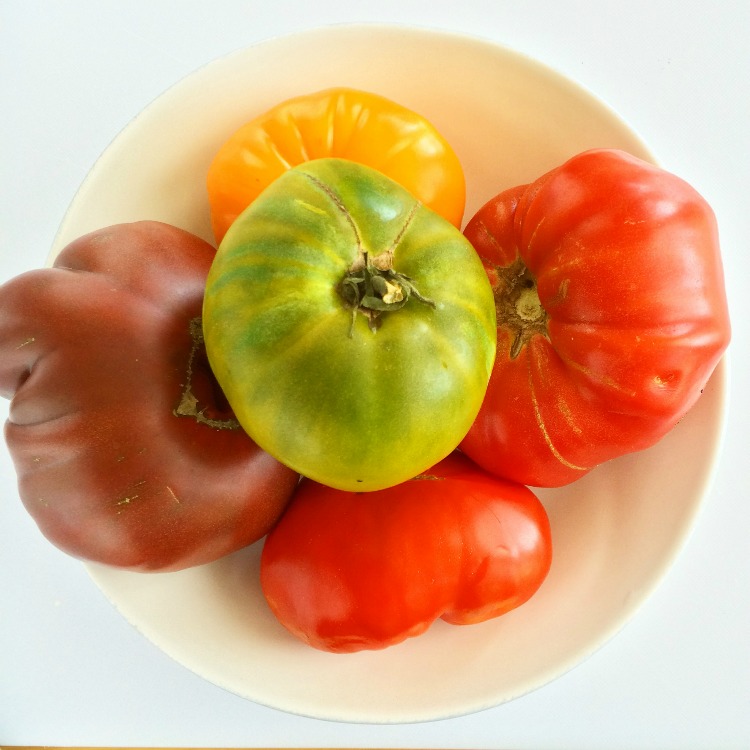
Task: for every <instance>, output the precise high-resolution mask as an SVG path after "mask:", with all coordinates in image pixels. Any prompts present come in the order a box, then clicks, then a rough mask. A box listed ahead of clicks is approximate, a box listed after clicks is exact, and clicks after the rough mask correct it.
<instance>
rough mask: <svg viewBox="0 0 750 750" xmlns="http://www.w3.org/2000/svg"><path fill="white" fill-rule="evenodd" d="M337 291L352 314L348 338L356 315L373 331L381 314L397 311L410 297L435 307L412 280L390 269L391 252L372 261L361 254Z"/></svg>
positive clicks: (381, 254) (378, 324) (352, 329)
mask: <svg viewBox="0 0 750 750" xmlns="http://www.w3.org/2000/svg"><path fill="white" fill-rule="evenodd" d="M338 292H339V295H340V296H341V298H342V299H343V300H344V304H345V305H346V306H347V307H348V308H350V309H351V311H352V320H351V325H350V326H349V338H351V337H352V336H353V335H354V322H355V320H356V318H357V313H362V314H363V315H364V316H365V317H366V318H367V325H368V326H369V328H370V330H371V331H373V332H375V331H377V329H378V328H379V327H380V324H381V319H380V318H381V315H382V314H383V313H384V312H394V311H396V310H400V309H401V308H402V307H403V306H404V305H405V304H406V303H407V302H408V301H409V299H411V298H412V297H413V298H414V299H416V300H417V301H418V302H421V303H422V304H423V305H427V306H429V307H433V308H434V307H435V302H434V301H433V300H431V299H429V298H427V297H423V296H422V295H421V294H420V293H419V291H418V290H417V287H416V286H415V284H414V279H412V278H411V277H409V276H407V275H406V274H403V273H399V272H398V271H394V270H393V252H392V251H388V252H385V253H380V254H379V255H377V256H375V258H374V259H371V258H370V255H369V253H367V252H366V251H361V252H360V255H359V256H358V257H357V259H356V260H355V261H354V263H353V264H352V265H351V267H350V268H349V270H348V271H347V272H346V274H345V275H344V278H343V279H342V280H341V282H340V283H339V285H338Z"/></svg>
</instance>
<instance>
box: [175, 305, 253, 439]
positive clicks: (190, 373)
mask: <svg viewBox="0 0 750 750" xmlns="http://www.w3.org/2000/svg"><path fill="white" fill-rule="evenodd" d="M189 330H190V338H191V339H192V342H193V343H192V346H191V347H190V354H189V355H188V361H187V367H186V368H185V383H184V384H183V388H182V393H181V394H180V403H179V404H178V405H177V407H176V408H175V409H173V410H172V413H173V414H174V415H175V416H176V417H191V418H193V419H195V421H196V422H198V424H204V425H206V426H207V427H212V428H213V429H215V430H238V429H240V423H239V422H238V421H237V420H236V419H235V418H234V414H233V413H232V410H231V408H230V406H229V404H228V403H227V401H226V397H225V396H224V394H223V392H222V391H221V388H220V387H219V384H218V383H217V382H216V379H215V378H214V376H213V373H212V372H211V368H210V365H209V364H208V357H207V356H206V344H205V342H204V340H203V324H202V320H201V318H200V317H197V318H193V319H192V320H191V321H190V325H189ZM201 402H208V405H207V406H204V407H203V408H202V409H199V408H198V405H199V403H201Z"/></svg>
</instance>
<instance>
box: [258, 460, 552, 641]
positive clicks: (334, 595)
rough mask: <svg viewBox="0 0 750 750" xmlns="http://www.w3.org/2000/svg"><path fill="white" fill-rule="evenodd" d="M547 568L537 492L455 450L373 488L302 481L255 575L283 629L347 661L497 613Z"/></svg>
mask: <svg viewBox="0 0 750 750" xmlns="http://www.w3.org/2000/svg"><path fill="white" fill-rule="evenodd" d="M551 561H552V541H551V532H550V526H549V520H548V518H547V514H546V512H545V510H544V507H543V505H542V504H541V502H540V501H539V500H538V499H537V498H536V496H535V495H534V494H533V493H532V492H531V491H530V490H529V489H527V488H526V487H523V486H522V485H518V484H515V483H512V482H508V481H505V480H503V479H499V478H497V477H492V476H491V475H489V474H487V473H486V472H484V471H481V470H480V469H478V467H476V465H474V464H473V463H472V462H471V461H469V460H468V459H467V458H466V457H465V456H462V455H460V454H458V453H453V454H451V455H450V456H448V457H447V458H446V459H444V460H443V461H441V462H440V463H439V464H437V465H436V466H435V467H433V468H432V469H431V470H430V471H429V472H428V473H427V474H425V475H423V476H421V477H416V478H414V479H411V480H409V481H407V482H405V483H403V484H401V485H398V486H396V487H391V488H388V489H385V490H381V491H378V492H369V493H356V492H344V491H340V490H335V489H332V488H329V487H326V486H324V485H321V484H316V483H315V482H312V481H310V480H307V479H303V480H302V482H301V484H300V487H299V489H298V490H297V492H296V493H295V496H294V498H293V499H292V502H291V503H290V505H289V506H288V508H287V510H286V511H285V513H284V515H283V516H282V517H281V519H280V520H279V523H278V524H277V525H276V526H275V527H274V529H273V530H272V531H271V532H270V534H269V535H268V537H267V538H266V541H265V543H264V547H263V552H262V555H261V573H260V575H261V585H262V587H263V593H264V595H265V597H266V600H267V601H268V603H269V606H270V607H271V609H272V611H273V612H274V614H275V615H276V617H277V618H278V619H279V621H280V622H281V623H282V625H284V627H286V628H287V629H288V630H289V631H290V632H291V633H292V634H293V635H295V636H297V637H298V638H300V639H301V640H303V641H304V642H306V643H308V644H309V645H311V646H313V647H315V648H318V649H321V650H324V651H332V652H338V653H346V652H353V651H360V650H363V649H382V648H386V647H388V646H392V645H394V644H396V643H399V642H401V641H403V640H405V639H406V638H409V637H412V636H416V635H419V634H420V633H423V632H424V631H426V630H427V629H428V628H429V626H430V625H431V624H432V622H434V621H435V620H436V619H437V618H442V619H444V620H446V621H447V622H450V623H453V624H456V625H467V624H471V623H476V622H482V621H484V620H488V619H490V618H494V617H499V616H500V615H502V614H504V613H506V612H508V611H510V610H511V609H514V608H516V607H518V606H520V605H521V604H523V603H524V602H526V601H527V600H528V599H529V598H531V596H532V595H533V594H534V593H535V592H536V591H537V590H538V589H539V587H540V586H541V584H542V582H543V581H544V579H545V578H546V576H547V573H548V571H549V568H550V565H551Z"/></svg>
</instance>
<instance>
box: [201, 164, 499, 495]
mask: <svg viewBox="0 0 750 750" xmlns="http://www.w3.org/2000/svg"><path fill="white" fill-rule="evenodd" d="M203 327H204V334H205V339H206V349H207V352H208V356H209V361H210V362H211V367H212V369H213V371H214V373H215V374H216V378H217V380H218V382H219V383H220V385H221V387H222V388H223V390H224V392H225V393H226V396H227V398H228V400H229V403H230V404H231V405H232V408H233V409H234V411H235V413H236V415H237V418H238V419H239V421H240V423H241V424H242V426H243V427H244V428H245V429H246V430H247V432H248V434H249V435H250V436H251V437H252V438H253V440H255V441H256V442H257V443H258V445H260V446H261V447H262V448H264V449H265V450H267V451H268V452H269V453H271V455H273V456H275V457H276V458H278V459H279V460H280V461H281V462H282V463H285V464H287V465H288V466H291V467H292V468H293V469H295V471H298V472H299V473H300V474H304V475H305V476H307V477H310V478H311V479H315V480H316V481H319V482H322V483H323V484H330V485H331V486H334V487H338V488H340V489H359V490H375V489H380V488H382V487H385V486H388V485H391V484H397V483H398V482H401V481H404V480H406V479H409V478H410V477H412V476H414V475H415V474H418V473H419V472H421V471H424V469H426V468H427V467H429V466H431V465H432V464H434V463H436V462H437V461H439V460H440V459H441V458H444V457H445V456H447V455H448V454H449V453H450V452H451V451H452V450H453V449H454V448H455V447H456V445H458V443H459V441H460V440H461V438H463V436H464V435H465V434H466V432H467V430H468V429H469V427H470V425H471V423H472V421H473V420H474V418H475V416H476V414H477V411H478V410H479V406H480V404H481V402H482V398H483V396H484V393H485V390H486V387H487V381H488V379H489V375H490V371H491V369H492V360H493V356H494V353H495V308H494V304H493V298H492V290H491V288H490V285H489V282H488V281H487V276H486V274H485V272H484V268H483V266H482V264H481V262H480V260H479V257H478V256H477V254H476V252H475V251H474V249H473V248H472V246H471V244H470V243H469V242H468V240H466V238H465V237H464V236H463V235H462V234H461V232H460V230H458V229H456V227H454V226H453V225H452V224H450V223H449V222H448V221H446V220H445V219H443V218H442V217H440V216H438V215H437V214H436V213H434V212H433V211H430V210H429V209H427V208H425V207H424V206H423V205H422V204H421V203H419V202H418V201H417V200H415V199H414V198H413V197H412V196H411V195H410V194H409V193H408V192H407V191H406V190H405V189H404V188H402V187H401V186H399V185H398V184H397V183H396V182H394V181H393V180H390V179H389V178H387V177H385V176H384V175H382V174H381V173H379V172H377V171H376V170H374V169H370V168H369V167H365V166H364V165H361V164H357V163H355V162H351V161H348V160H342V159H318V160H315V161H311V162H306V163H305V164H302V165H300V166H299V167H295V168H293V169H291V170H289V171H287V172H286V173H285V174H283V175H282V176H281V177H279V178H278V179H277V180H276V181H275V182H274V183H273V184H272V185H270V186H269V187H268V188H267V189H266V190H265V191H264V192H263V193H262V195H261V196H260V197H258V198H257V199H256V200H255V201H254V202H253V203H252V204H251V205H250V206H249V207H248V208H247V209H246V210H245V211H244V212H243V214H242V215H241V216H240V218H239V219H237V221H236V222H235V223H234V224H233V225H232V227H231V228H230V230H229V232H228V233H227V235H226V237H225V238H224V240H223V242H222V243H221V245H220V247H219V250H218V252H217V254H216V259H215V260H214V263H213V265H212V267H211V271H210V273H209V277H208V282H207V286H206V297H205V302H204V314H203Z"/></svg>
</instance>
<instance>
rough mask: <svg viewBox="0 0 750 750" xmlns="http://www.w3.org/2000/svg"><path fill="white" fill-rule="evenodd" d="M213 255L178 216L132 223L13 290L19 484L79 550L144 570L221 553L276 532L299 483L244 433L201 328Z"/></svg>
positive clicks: (31, 508)
mask: <svg viewBox="0 0 750 750" xmlns="http://www.w3.org/2000/svg"><path fill="white" fill-rule="evenodd" d="M214 253H215V251H214V249H213V248H212V247H211V246H210V245H209V244H208V243H206V242H204V241H203V240H200V239H199V238H197V237H195V236H193V235H190V234H188V233H187V232H184V231H182V230H180V229H177V228H175V227H171V226H168V225H166V224H160V223H156V222H137V223H134V224H122V225H116V226H113V227H107V228H105V229H102V230H99V231H96V232H93V233H91V234H88V235H85V236H83V237H81V238H79V239H77V240H75V241H74V242H72V243H71V244H70V245H68V246H67V247H66V248H65V249H63V250H62V252H61V253H60V254H59V255H58V257H57V258H56V259H55V262H54V267H52V268H45V269H39V270H34V271H30V272H28V273H25V274H22V275H21V276H18V277H16V278H15V279H11V280H10V281H8V282H7V283H6V284H4V285H3V286H2V287H0V395H2V396H4V397H6V398H9V399H11V404H10V416H9V420H8V422H7V423H6V427H5V437H6V441H7V445H8V448H9V451H10V453H11V456H12V458H13V461H14V464H15V468H16V470H17V474H18V482H19V492H20V495H21V499H22V501H23V503H24V505H25V507H26V509H27V510H28V512H29V513H30V515H31V516H32V517H33V518H34V520H35V521H36V523H37V524H38V526H39V528H40V530H41V532H42V533H43V534H44V536H45V537H47V539H48V540H49V541H51V542H52V543H54V544H55V545H56V546H58V547H59V548H60V549H62V550H63V551H65V552H66V553H68V554H70V555H72V556H74V557H77V558H81V559H84V560H89V561H95V562H99V563H104V564H107V565H111V566H116V567H120V568H127V569H131V570H138V571H144V572H145V571H154V570H159V571H164V570H178V569H181V568H185V567H189V566H192V565H198V564H201V563H205V562H209V561H211V560H215V559H217V558H219V557H221V556H223V555H226V554H228V553H229V552H232V551H234V550H236V549H239V548H240V547H244V546H246V545H247V544H250V543H251V542H254V541H256V540H257V539H259V538H260V537H261V536H263V535H264V534H265V533H266V532H267V531H268V529H269V528H270V526H271V525H272V524H273V523H274V522H275V520H276V518H277V517H278V515H279V514H280V513H281V511H282V510H283V508H284V506H285V505H286V503H287V501H288V500H289V497H290V496H291V494H292V492H293V490H294V487H295V486H296V483H297V480H298V476H297V474H296V473H294V472H293V471H291V470H289V469H287V468H286V467H284V466H282V465H281V464H279V463H278V461H276V460H275V459H272V458H271V457H270V456H269V455H268V454H266V453H265V452H263V451H262V450H260V449H259V448H258V447H257V445H255V444H254V443H253V442H252V441H251V440H250V438H248V437H247V435H245V434H244V432H243V431H242V430H241V429H239V425H238V424H237V423H236V420H234V418H233V415H232V413H231V410H229V409H228V407H226V405H225V403H224V402H223V397H222V395H221V394H220V392H219V389H218V387H216V383H215V381H214V379H213V376H212V375H211V374H210V371H209V368H208V363H207V360H206V358H205V352H203V351H202V347H201V346H200V345H199V339H196V336H195V331H196V329H195V326H194V327H193V329H192V332H191V322H192V321H194V319H195V318H196V317H197V316H200V312H201V304H202V299H203V289H204V285H205V278H206V275H207V273H208V269H209V267H210V264H211V261H212V259H213V256H214ZM197 331H198V333H199V332H200V326H199V325H198V327H197ZM188 386H189V387H188ZM185 396H186V398H183V397H185ZM191 397H195V398H197V404H196V402H195V401H192V400H191ZM194 407H195V408H194ZM197 409H200V410H201V411H202V416H203V418H205V419H202V420H199V419H198V418H196V417H195V414H191V410H192V411H196V410H197ZM176 412H177V413H176ZM178 413H179V414H180V415H179V416H178ZM206 420H213V421H212V422H210V423H208V422H207V421H206Z"/></svg>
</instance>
